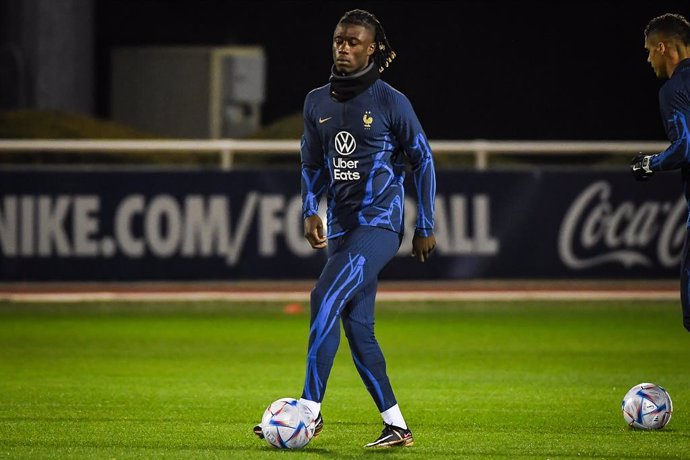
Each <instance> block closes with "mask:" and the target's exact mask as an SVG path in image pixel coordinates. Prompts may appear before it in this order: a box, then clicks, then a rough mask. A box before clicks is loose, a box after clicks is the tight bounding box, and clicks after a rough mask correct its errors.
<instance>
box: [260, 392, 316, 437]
mask: <svg viewBox="0 0 690 460" xmlns="http://www.w3.org/2000/svg"><path fill="white" fill-rule="evenodd" d="M315 427H316V417H315V416H314V414H313V413H312V412H311V410H309V408H308V407H307V406H305V405H304V404H302V403H300V402H299V401H298V400H297V399H294V398H281V399H278V400H276V401H273V402H272V403H271V404H270V405H269V406H268V407H267V408H266V410H265V411H264V415H263V417H262V418H261V431H262V432H263V435H264V439H265V440H266V442H268V443H269V444H270V445H272V446H273V447H277V448H279V449H300V448H302V447H304V446H306V445H307V444H309V441H311V439H312V438H313V437H314V428H315Z"/></svg>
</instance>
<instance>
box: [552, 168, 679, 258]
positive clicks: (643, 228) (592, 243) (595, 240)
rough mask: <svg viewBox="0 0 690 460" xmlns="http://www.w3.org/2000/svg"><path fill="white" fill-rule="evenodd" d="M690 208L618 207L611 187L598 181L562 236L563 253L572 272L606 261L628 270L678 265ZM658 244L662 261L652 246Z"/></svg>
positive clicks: (569, 215)
mask: <svg viewBox="0 0 690 460" xmlns="http://www.w3.org/2000/svg"><path fill="white" fill-rule="evenodd" d="M686 216H687V204H686V201H685V199H684V198H683V197H682V196H681V197H680V198H679V199H678V200H676V201H675V202H671V201H667V202H659V201H644V202H642V203H634V202H632V201H623V202H621V203H618V204H614V203H612V200H611V184H609V183H608V182H607V181H598V182H594V183H592V184H591V185H589V186H588V187H587V188H585V189H584V190H583V191H582V193H580V195H579V196H578V197H577V198H576V199H575V200H574V201H573V203H572V205H571V206H570V209H568V211H567V212H566V214H565V217H564V218H563V222H562V223H561V228H560V231H559V233H558V254H559V256H560V259H561V261H562V262H563V263H564V264H565V265H566V266H567V267H569V268H572V269H575V270H584V269H587V268H591V267H594V266H598V265H602V264H605V263H620V264H622V265H623V266H624V267H625V268H631V267H634V266H637V265H640V266H644V267H650V268H652V267H654V266H661V267H665V268H668V267H673V266H677V265H678V263H679V261H680V255H681V251H682V246H683V240H684V237H685V231H686V230H685V229H686V224H685V220H686ZM654 245H655V246H656V248H655V251H654V252H655V253H656V261H654V260H653V258H652V257H650V255H649V254H650V250H649V248H650V247H653V246H654Z"/></svg>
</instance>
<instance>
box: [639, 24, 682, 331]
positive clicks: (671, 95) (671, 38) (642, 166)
mask: <svg viewBox="0 0 690 460" xmlns="http://www.w3.org/2000/svg"><path fill="white" fill-rule="evenodd" d="M644 36H645V40H644V47H645V49H646V50H647V53H648V57H647V62H649V63H650V64H651V65H652V69H654V73H656V76H657V77H659V78H662V79H668V81H666V82H665V83H664V85H663V86H662V87H661V89H660V90H659V108H660V111H661V117H662V121H663V123H664V128H665V129H666V136H667V137H668V140H669V141H670V142H671V145H670V146H669V147H668V148H667V149H666V150H664V151H663V152H661V153H657V154H656V155H642V154H640V155H637V156H636V157H635V158H633V160H632V163H631V165H630V169H631V171H632V173H633V175H634V176H635V178H636V179H637V180H647V179H648V178H650V177H651V176H653V175H654V172H655V171H667V170H672V169H680V171H681V176H682V179H683V190H684V192H685V198H686V199H687V200H688V205H689V209H690V131H689V126H690V125H689V122H690V23H688V21H687V19H685V18H684V17H683V16H681V15H679V14H671V13H667V14H664V15H661V16H658V17H656V18H654V19H652V20H651V21H650V22H649V24H647V27H646V28H645V30H644ZM689 225H690V222H689ZM680 268H681V272H680V298H681V305H682V307H683V326H685V329H687V330H688V331H690V299H689V298H688V295H689V293H688V289H690V283H689V279H690V231H686V237H685V244H684V246H683V255H682V259H681V267H680Z"/></svg>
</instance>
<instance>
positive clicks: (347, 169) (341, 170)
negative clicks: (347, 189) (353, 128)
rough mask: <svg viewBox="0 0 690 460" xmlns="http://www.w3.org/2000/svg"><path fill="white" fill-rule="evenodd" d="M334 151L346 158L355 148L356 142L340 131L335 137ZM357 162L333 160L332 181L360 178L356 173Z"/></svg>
mask: <svg viewBox="0 0 690 460" xmlns="http://www.w3.org/2000/svg"><path fill="white" fill-rule="evenodd" d="M334 142H335V151H336V152H338V153H339V154H340V155H343V156H348V155H350V154H352V152H354V151H355V149H356V148H357V142H355V138H354V136H353V135H352V134H350V133H348V132H347V131H340V132H339V133H338V134H336V135H335V141H334ZM358 164H359V160H346V159H344V158H340V157H336V158H333V179H335V180H358V179H359V178H360V177H361V176H360V174H359V171H357V165H358Z"/></svg>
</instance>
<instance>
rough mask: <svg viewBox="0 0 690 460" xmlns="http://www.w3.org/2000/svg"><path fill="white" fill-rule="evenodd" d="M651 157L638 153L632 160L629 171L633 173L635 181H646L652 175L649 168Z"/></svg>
mask: <svg viewBox="0 0 690 460" xmlns="http://www.w3.org/2000/svg"><path fill="white" fill-rule="evenodd" d="M652 156H653V155H644V154H641V153H640V154H639V155H637V156H635V158H633V159H632V161H631V162H630V171H631V172H632V173H633V176H634V177H635V180H647V179H649V178H650V177H652V176H653V175H654V171H652V168H651V163H652Z"/></svg>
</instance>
